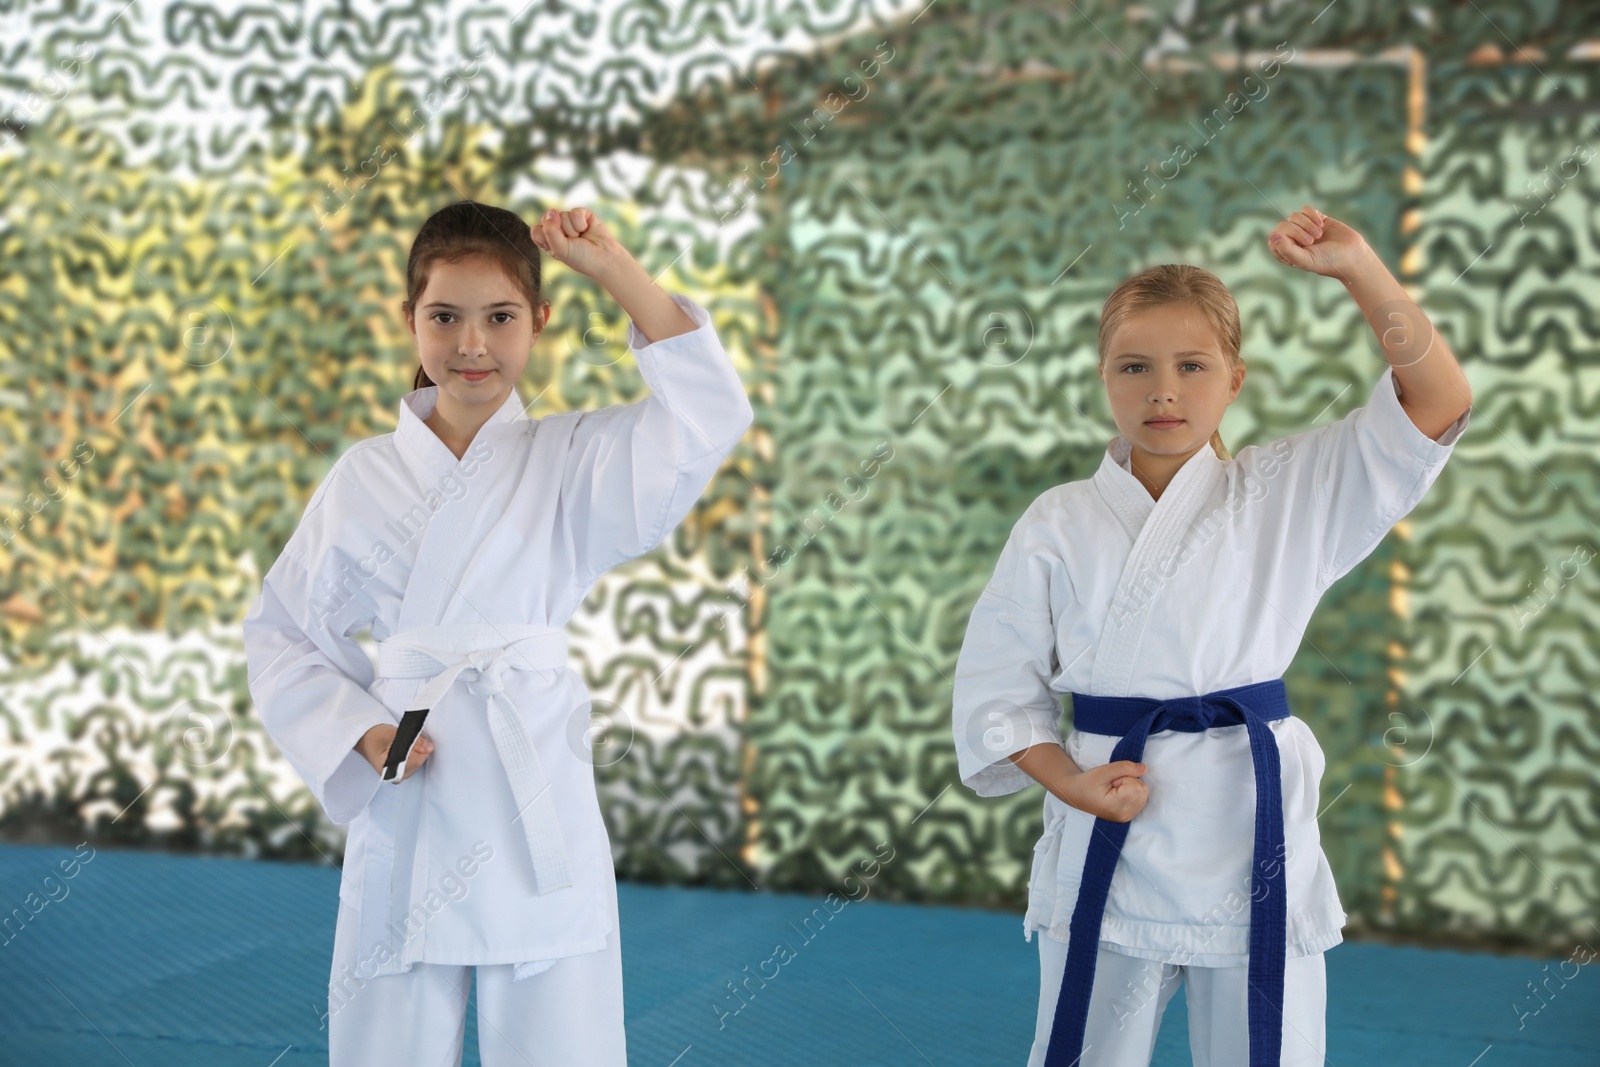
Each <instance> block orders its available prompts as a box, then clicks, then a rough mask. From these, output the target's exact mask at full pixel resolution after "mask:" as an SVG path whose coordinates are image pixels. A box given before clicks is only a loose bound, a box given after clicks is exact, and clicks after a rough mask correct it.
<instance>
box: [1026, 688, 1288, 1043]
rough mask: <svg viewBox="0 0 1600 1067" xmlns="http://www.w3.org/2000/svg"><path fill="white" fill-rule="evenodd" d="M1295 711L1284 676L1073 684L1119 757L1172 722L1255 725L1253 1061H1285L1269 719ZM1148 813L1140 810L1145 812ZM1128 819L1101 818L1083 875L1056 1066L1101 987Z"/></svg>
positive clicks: (1138, 753)
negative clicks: (1096, 687) (1168, 689)
mask: <svg viewBox="0 0 1600 1067" xmlns="http://www.w3.org/2000/svg"><path fill="white" fill-rule="evenodd" d="M1288 715H1289V697H1288V692H1287V690H1286V689H1285V688H1284V684H1283V679H1281V678H1274V679H1272V680H1271V681H1266V682H1257V683H1254V684H1252V685H1241V686H1236V687H1234V688H1232V689H1219V690H1217V691H1216V692H1214V693H1207V694H1205V695H1204V696H1187V697H1173V698H1171V699H1167V700H1156V699H1153V698H1150V697H1097V696H1089V695H1088V694H1085V693H1073V694H1072V726H1073V729H1074V730H1082V731H1084V732H1086V733H1095V734H1110V735H1112V736H1114V737H1119V738H1121V740H1119V741H1118V742H1117V743H1116V746H1115V747H1114V748H1113V749H1112V750H1111V759H1110V760H1109V761H1108V762H1112V763H1115V762H1117V761H1119V760H1133V761H1134V762H1141V761H1142V759H1143V756H1144V743H1145V739H1146V738H1147V737H1149V735H1151V734H1153V733H1159V732H1161V731H1162V730H1177V731H1180V732H1183V733H1198V732H1200V731H1202V730H1208V729H1210V728H1212V727H1214V726H1234V725H1238V724H1241V723H1242V724H1244V727H1245V729H1246V730H1247V731H1249V735H1250V758H1251V762H1252V763H1253V764H1254V766H1255V777H1256V836H1255V849H1254V854H1253V856H1252V863H1253V867H1252V870H1251V874H1250V881H1251V894H1250V970H1249V985H1250V996H1249V1022H1250V1067H1267V1065H1269V1064H1277V1063H1278V1062H1279V1059H1280V1056H1281V1052H1282V1045H1283V970H1284V953H1285V940H1286V931H1285V927H1286V924H1287V922H1288V918H1287V915H1288V912H1287V908H1286V907H1285V901H1284V890H1285V877H1284V870H1283V864H1282V863H1281V862H1280V861H1279V857H1280V854H1281V852H1282V851H1283V780H1282V777H1281V776H1280V771H1279V761H1278V742H1277V738H1275V737H1274V736H1273V733H1272V730H1271V729H1270V728H1269V727H1268V726H1267V723H1268V722H1270V721H1272V720H1273V719H1282V718H1286V717H1287V716H1288ZM1138 817H1139V816H1137V815H1135V816H1134V818H1135V819H1137V818H1138ZM1128 826H1129V824H1128V823H1125V822H1111V821H1110V820H1108V819H1102V818H1098V817H1097V818H1096V819H1095V820H1094V829H1093V832H1092V833H1091V835H1090V837H1089V850H1088V853H1087V855H1086V856H1085V857H1084V862H1083V880H1082V883H1081V884H1080V886H1079V889H1078V902H1077V904H1076V905H1075V906H1074V908H1073V911H1072V924H1071V926H1070V927H1069V933H1068V943H1067V964H1066V969H1065V971H1064V973H1063V974H1062V980H1061V993H1060V995H1059V997H1058V998H1057V1000H1056V1012H1055V1021H1054V1023H1053V1024H1052V1026H1051V1030H1050V1046H1049V1049H1048V1051H1047V1052H1046V1055H1045V1065H1046V1067H1069V1065H1075V1064H1077V1063H1078V1062H1079V1059H1080V1058H1081V1056H1082V1055H1083V1035H1084V1029H1085V1027H1086V1026H1087V1023H1088V1018H1089V994H1090V993H1091V992H1092V990H1093V989H1094V966H1095V957H1096V954H1097V953H1098V952H1099V949H1100V920H1101V917H1102V916H1103V915H1104V913H1105V906H1106V897H1107V895H1108V894H1109V893H1110V891H1111V876H1112V875H1113V874H1115V873H1116V868H1117V860H1118V858H1120V856H1121V855H1122V845H1123V842H1125V841H1126V840H1127V837H1128Z"/></svg>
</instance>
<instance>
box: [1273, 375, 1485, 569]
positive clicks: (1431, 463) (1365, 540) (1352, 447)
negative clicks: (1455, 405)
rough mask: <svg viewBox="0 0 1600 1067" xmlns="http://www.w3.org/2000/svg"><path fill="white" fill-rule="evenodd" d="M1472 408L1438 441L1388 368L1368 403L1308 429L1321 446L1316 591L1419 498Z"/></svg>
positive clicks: (1318, 451)
mask: <svg viewBox="0 0 1600 1067" xmlns="http://www.w3.org/2000/svg"><path fill="white" fill-rule="evenodd" d="M1471 415H1472V412H1471V411H1470V410H1469V411H1465V412H1463V413H1462V415H1461V417H1460V418H1459V419H1457V420H1456V421H1455V422H1453V423H1451V424H1450V426H1449V428H1448V429H1446V430H1445V432H1444V433H1443V434H1442V435H1440V437H1439V439H1438V440H1437V441H1435V440H1433V439H1432V438H1430V437H1429V436H1428V435H1427V434H1425V433H1423V432H1422V431H1421V430H1419V429H1417V426H1416V424H1415V423H1413V422H1412V421H1411V418H1410V416H1408V415H1407V414H1406V413H1405V409H1404V408H1402V407H1401V406H1400V386H1399V383H1398V382H1397V381H1396V380H1395V376H1394V368H1393V367H1386V368H1385V369H1384V372H1383V374H1382V376H1381V377H1379V379H1378V381H1377V383H1376V384H1375V385H1374V386H1373V387H1372V395H1371V397H1370V398H1369V399H1368V401H1367V403H1366V405H1365V406H1364V407H1360V408H1357V409H1356V410H1355V411H1352V412H1351V413H1350V414H1349V415H1346V416H1345V417H1344V418H1343V419H1341V420H1339V421H1338V422H1336V423H1334V424H1332V425H1331V426H1327V427H1323V428H1322V429H1320V430H1317V431H1313V433H1312V434H1308V435H1304V436H1305V439H1306V440H1308V441H1310V442H1313V447H1314V449H1315V450H1316V457H1315V458H1316V466H1315V474H1314V476H1313V479H1312V487H1313V500H1314V509H1313V515H1314V519H1315V536H1316V537H1317V538H1318V546H1317V553H1316V558H1317V588H1318V589H1319V590H1320V589H1326V588H1327V587H1328V586H1330V585H1332V584H1333V583H1334V582H1335V581H1337V580H1338V579H1339V578H1341V577H1343V576H1344V575H1345V574H1348V573H1349V572H1350V571H1351V570H1353V569H1354V568H1355V566H1356V564H1357V563H1360V562H1361V560H1363V559H1365V558H1366V557H1367V556H1368V555H1369V554H1370V553H1371V552H1372V550H1373V549H1375V548H1376V547H1377V546H1378V543H1379V542H1380V541H1382V540H1383V537H1384V535H1385V534H1386V533H1388V531H1389V529H1390V527H1392V526H1393V525H1394V524H1395V523H1397V522H1399V521H1400V520H1401V519H1403V518H1404V517H1405V516H1406V515H1407V514H1409V513H1410V512H1411V509H1412V508H1414V507H1416V506H1417V504H1418V503H1420V502H1421V500H1422V498H1423V496H1425V495H1426V494H1427V492H1428V489H1429V488H1430V487H1431V486H1432V485H1433V483H1434V481H1435V479H1437V478H1438V476H1439V473H1440V471H1442V470H1443V469H1444V464H1445V460H1447V459H1449V458H1450V453H1451V452H1452V451H1454V448H1455V443H1456V441H1457V439H1459V438H1460V436H1461V434H1462V433H1463V432H1465V430H1466V428H1467V422H1468V420H1469V419H1470V417H1471Z"/></svg>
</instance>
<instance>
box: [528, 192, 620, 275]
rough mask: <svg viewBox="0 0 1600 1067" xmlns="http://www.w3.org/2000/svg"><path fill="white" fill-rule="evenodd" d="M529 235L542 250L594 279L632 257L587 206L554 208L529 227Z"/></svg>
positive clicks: (559, 261)
mask: <svg viewBox="0 0 1600 1067" xmlns="http://www.w3.org/2000/svg"><path fill="white" fill-rule="evenodd" d="M528 234H529V236H531V237H532V238H533V243H534V244H535V245H538V246H539V249H540V251H542V252H545V253H548V254H549V255H550V257H551V258H552V259H554V260H556V261H557V262H558V263H562V264H565V265H566V266H568V267H570V268H572V269H573V270H575V271H577V272H578V273H579V274H584V275H587V276H589V277H591V278H597V277H598V276H599V275H600V274H601V273H603V272H605V271H607V270H610V269H612V268H613V267H615V266H616V265H617V264H618V263H620V262H623V261H625V260H628V259H632V258H633V257H632V256H630V255H629V254H628V250H627V249H625V248H623V247H622V245H621V244H619V243H618V241H617V239H616V237H614V236H612V233H611V230H610V229H609V228H608V227H607V226H606V224H605V223H603V222H601V221H600V217H599V216H598V215H596V214H595V213H594V212H592V211H590V210H589V209H588V208H586V207H575V208H572V209H570V210H567V211H561V210H559V209H557V208H551V209H550V210H549V211H546V212H545V213H544V217H543V218H541V219H540V220H539V224H538V225H537V226H530V227H529V228H528Z"/></svg>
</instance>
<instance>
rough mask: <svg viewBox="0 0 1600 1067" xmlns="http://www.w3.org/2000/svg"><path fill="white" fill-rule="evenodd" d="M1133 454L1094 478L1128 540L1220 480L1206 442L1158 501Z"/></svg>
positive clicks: (1114, 453) (1118, 457) (1116, 453)
mask: <svg viewBox="0 0 1600 1067" xmlns="http://www.w3.org/2000/svg"><path fill="white" fill-rule="evenodd" d="M424 429H426V427H424ZM1132 453H1133V443H1132V442H1131V441H1129V440H1128V438H1127V437H1126V436H1124V435H1122V434H1118V435H1117V436H1116V437H1114V438H1112V439H1111V443H1110V444H1108V445H1106V454H1105V456H1104V457H1103V458H1102V459H1101V461H1100V469H1099V470H1098V471H1096V472H1095V475H1094V483H1095V486H1096V487H1097V488H1098V489H1099V490H1100V495H1101V496H1102V497H1103V498H1104V499H1105V501H1106V503H1107V504H1108V505H1110V507H1111V510H1112V511H1113V512H1114V513H1115V514H1116V516H1117V518H1118V520H1119V521H1121V523H1122V524H1123V526H1124V527H1125V528H1126V529H1127V531H1128V536H1129V537H1131V538H1137V537H1138V536H1139V531H1140V530H1142V529H1143V528H1144V523H1145V520H1146V519H1148V518H1149V517H1150V513H1151V512H1152V511H1154V510H1155V509H1156V508H1157V507H1158V506H1160V505H1164V504H1167V503H1169V502H1172V503H1177V502H1178V501H1183V502H1184V503H1188V502H1190V501H1191V499H1192V498H1196V497H1198V498H1202V499H1203V497H1204V495H1205V494H1207V493H1209V492H1210V491H1211V488H1212V487H1213V486H1214V485H1215V484H1216V482H1217V480H1218V479H1219V478H1220V477H1221V476H1222V459H1221V457H1220V456H1218V455H1217V453H1216V450H1215V449H1214V448H1212V447H1211V445H1210V443H1209V442H1208V443H1207V444H1205V445H1204V446H1202V447H1201V449H1200V450H1199V451H1198V452H1196V453H1195V454H1194V455H1192V456H1190V457H1189V458H1188V459H1187V460H1185V461H1184V464H1183V466H1181V467H1179V468H1178V470H1177V472H1176V473H1175V474H1173V476H1172V481H1171V482H1169V483H1167V487H1166V489H1164V490H1162V492H1161V499H1160V500H1159V501H1157V500H1154V499H1152V498H1151V496H1150V490H1148V489H1146V488H1145V486H1144V483H1143V482H1141V481H1139V479H1138V478H1136V477H1134V475H1133V471H1132V470H1131V469H1130V460H1131V456H1132ZM447 454H448V450H447Z"/></svg>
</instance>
